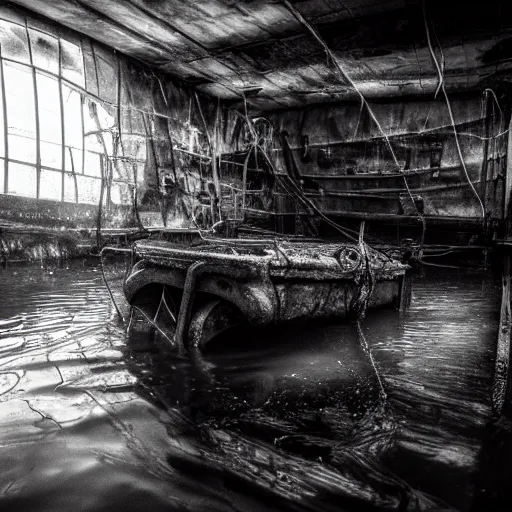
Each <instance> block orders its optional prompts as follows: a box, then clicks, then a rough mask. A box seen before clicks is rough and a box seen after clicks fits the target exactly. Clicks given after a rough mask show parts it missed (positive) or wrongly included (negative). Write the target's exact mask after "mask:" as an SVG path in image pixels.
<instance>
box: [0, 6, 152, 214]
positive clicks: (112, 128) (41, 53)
mask: <svg viewBox="0 0 512 512" xmlns="http://www.w3.org/2000/svg"><path fill="white" fill-rule="evenodd" d="M2 18H5V19H2ZM52 32H53V33H52ZM62 34H63V32H60V29H57V28H55V29H51V28H48V27H42V25H41V24H40V23H39V24H36V25H34V26H33V24H32V23H31V22H30V21H27V20H26V19H25V18H24V17H23V16H20V15H15V16H14V15H13V14H12V11H8V10H7V8H3V7H0V84H1V87H0V193H2V194H15V195H20V196H25V197H34V198H38V199H50V200H55V201H64V202H79V203H90V204H97V203H98V201H99V198H100V192H101V186H102V183H103V184H104V185H105V187H106V192H105V194H104V196H105V198H106V201H109V202H111V203H114V204H129V203H130V202H131V200H132V190H133V186H134V176H135V175H137V174H138V176H139V179H140V178H142V177H143V165H144V162H145V158H146V155H145V148H146V138H145V137H144V136H141V133H140V132H141V130H140V129H139V127H137V129H136V131H137V133H136V134H134V135H133V137H131V134H126V135H127V138H126V141H125V142H124V143H120V141H119V130H118V127H117V120H118V119H119V116H118V114H117V105H116V103H117V101H118V97H117V95H118V88H117V76H118V74H117V69H118V68H117V66H118V65H119V62H118V60H117V59H116V58H115V55H114V54H113V53H111V54H109V53H108V52H104V51H103V50H101V51H99V50H98V49H97V48H96V49H95V45H93V43H91V41H89V40H86V41H82V40H81V39H78V38H74V36H69V37H68V36H66V37H65V36H63V35H62ZM86 68H87V69H86ZM86 77H87V80H86ZM86 82H87V83H86ZM89 89H90V90H89ZM98 96H99V98H98ZM100 98H101V99H100ZM4 106H5V108H4Z"/></svg>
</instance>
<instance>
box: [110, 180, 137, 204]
mask: <svg viewBox="0 0 512 512" xmlns="http://www.w3.org/2000/svg"><path fill="white" fill-rule="evenodd" d="M110 200H111V201H112V202H113V203H114V204H131V201H132V196H131V191H130V187H129V185H127V184H126V183H119V182H113V183H112V187H111V189H110Z"/></svg>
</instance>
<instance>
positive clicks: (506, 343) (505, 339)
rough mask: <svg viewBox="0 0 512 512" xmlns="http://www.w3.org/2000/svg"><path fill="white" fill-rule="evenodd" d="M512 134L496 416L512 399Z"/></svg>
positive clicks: (494, 403)
mask: <svg viewBox="0 0 512 512" xmlns="http://www.w3.org/2000/svg"><path fill="white" fill-rule="evenodd" d="M511 153H512V134H510V133H509V136H508V147H507V169H506V177H505V190H504V198H503V214H504V215H503V218H504V223H505V243H504V244H503V251H504V256H503V277H502V294H501V311H500V323H499V330H498V343H497V348H496V363H495V368H494V381H493V386H492V408H493V413H494V415H495V416H500V415H501V414H502V412H503V410H504V409H505V407H506V406H507V405H509V402H510V398H511V396H510V336H511V333H512V314H511V306H510V283H511V279H510V273H511V268H510V267H511V254H510V251H511V247H510V246H509V244H510V243H511V242H512V211H511V203H512V201H511V197H510V193H511V185H512V176H511V174H512V154H511Z"/></svg>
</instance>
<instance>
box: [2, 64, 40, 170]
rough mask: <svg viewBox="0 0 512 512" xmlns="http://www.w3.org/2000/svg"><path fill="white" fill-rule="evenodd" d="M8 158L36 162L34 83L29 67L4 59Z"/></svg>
mask: <svg viewBox="0 0 512 512" xmlns="http://www.w3.org/2000/svg"><path fill="white" fill-rule="evenodd" d="M4 74H5V93H6V101H7V123H8V127H7V129H8V134H9V140H8V143H9V157H10V158H13V159H15V160H21V161H23V162H30V163H36V118H35V107H34V82H33V77H32V70H31V69H30V68H29V67H26V66H22V65H19V64H14V63H10V62H4Z"/></svg>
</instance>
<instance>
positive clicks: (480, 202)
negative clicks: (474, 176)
mask: <svg viewBox="0 0 512 512" xmlns="http://www.w3.org/2000/svg"><path fill="white" fill-rule="evenodd" d="M422 6H423V22H424V25H425V32H426V35H427V44H428V47H429V50H430V55H431V57H432V60H433V61H434V65H435V67H436V69H437V72H438V74H439V76H440V80H441V81H440V84H441V90H442V91H443V95H444V98H445V101H446V108H447V109H448V115H449V116H450V122H451V124H452V128H453V134H454V137H455V145H456V146H457V152H458V155H459V158H460V162H461V164H462V169H463V170H464V174H465V176H466V179H467V182H468V184H469V186H470V188H471V190H472V191H473V194H474V195H475V197H476V199H477V200H478V203H479V205H480V208H481V210H482V220H483V221H485V206H484V204H483V202H482V200H481V198H480V196H479V194H478V192H477V191H476V189H475V187H474V185H473V182H472V181H471V178H470V176H469V172H468V170H467V167H466V162H465V160H464V155H463V154H462V148H461V145H460V141H459V136H458V133H457V126H456V123H455V118H454V116H453V111H452V106H451V103H450V99H449V98H448V93H447V92H446V87H445V83H444V78H443V73H442V71H441V67H440V65H439V61H438V60H437V57H436V54H435V52H434V48H433V46H432V40H431V38H430V29H429V26H428V21H427V8H426V0H422Z"/></svg>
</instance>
